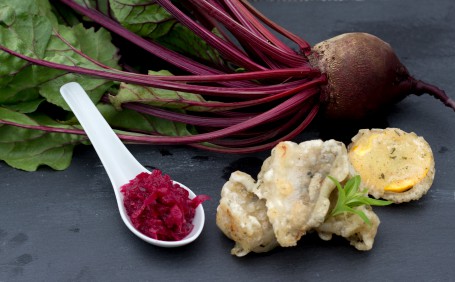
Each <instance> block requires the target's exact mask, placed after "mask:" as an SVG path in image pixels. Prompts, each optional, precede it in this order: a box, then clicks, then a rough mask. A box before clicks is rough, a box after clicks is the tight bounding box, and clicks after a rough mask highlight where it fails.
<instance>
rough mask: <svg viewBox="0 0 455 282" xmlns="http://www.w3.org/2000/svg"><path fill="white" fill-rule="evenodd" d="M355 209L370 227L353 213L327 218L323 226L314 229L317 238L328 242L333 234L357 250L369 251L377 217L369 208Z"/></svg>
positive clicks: (360, 207) (377, 222) (376, 224)
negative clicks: (363, 215)
mask: <svg viewBox="0 0 455 282" xmlns="http://www.w3.org/2000/svg"><path fill="white" fill-rule="evenodd" d="M356 209H357V210H360V211H362V212H364V213H365V215H366V216H367V217H368V219H369V220H370V222H371V225H368V224H367V223H365V222H364V221H363V219H362V218H361V217H360V216H358V215H357V214H354V213H344V214H338V215H336V216H329V217H328V218H327V220H326V221H324V223H323V224H321V225H320V226H318V227H317V228H315V230H316V231H317V232H318V235H319V237H320V238H321V239H322V240H326V241H328V240H330V239H332V234H335V235H338V236H342V237H344V238H346V239H347V240H349V241H350V243H351V245H352V246H354V247H355V248H356V249H357V250H360V251H368V250H371V248H372V247H373V243H374V238H375V236H376V233H377V230H378V226H379V223H380V221H379V217H378V216H377V215H376V214H375V213H374V212H373V210H372V209H371V207H369V206H359V207H356Z"/></svg>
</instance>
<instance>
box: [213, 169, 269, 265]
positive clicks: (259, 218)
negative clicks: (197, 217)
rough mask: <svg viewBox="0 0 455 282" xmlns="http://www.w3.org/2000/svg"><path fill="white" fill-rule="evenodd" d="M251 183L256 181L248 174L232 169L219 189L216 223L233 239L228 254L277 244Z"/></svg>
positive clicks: (267, 249)
mask: <svg viewBox="0 0 455 282" xmlns="http://www.w3.org/2000/svg"><path fill="white" fill-rule="evenodd" d="M255 186H256V182H255V181H254V179H253V178H252V177H251V176H250V175H249V174H246V173H243V172H240V171H236V172H234V173H232V174H231V176H230V178H229V181H227V182H226V183H225V184H224V186H223V189H222V190H221V200H220V204H219V206H218V208H217V214H216V224H217V226H218V227H219V228H220V229H221V231H222V232H223V233H224V234H225V235H226V236H227V237H228V238H230V239H231V240H234V241H235V242H236V243H235V247H234V248H233V249H232V250H231V254H233V255H236V256H239V257H241V256H244V255H246V254H248V253H249V252H256V253H260V252H267V251H270V250H271V249H273V248H275V247H276V246H278V242H277V241H276V239H275V234H274V232H273V228H272V225H271V224H270V222H269V219H268V217H267V208H266V206H265V200H261V199H259V198H258V197H257V196H256V195H255V194H253V193H252V192H250V191H251V190H252V189H253V188H254V187H255Z"/></svg>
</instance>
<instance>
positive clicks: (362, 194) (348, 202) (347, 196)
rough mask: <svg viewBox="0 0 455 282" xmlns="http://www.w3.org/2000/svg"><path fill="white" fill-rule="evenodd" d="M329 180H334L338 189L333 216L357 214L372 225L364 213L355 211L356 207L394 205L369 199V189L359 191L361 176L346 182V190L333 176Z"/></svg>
mask: <svg viewBox="0 0 455 282" xmlns="http://www.w3.org/2000/svg"><path fill="white" fill-rule="evenodd" d="M328 178H329V179H330V180H332V181H333V183H335V185H336V187H337V189H338V200H337V203H336V205H335V208H333V210H332V212H331V213H330V215H331V216H335V215H338V214H342V213H345V212H350V213H354V214H357V215H358V216H360V217H361V218H362V219H363V221H364V222H365V223H366V224H368V225H371V222H370V220H369V219H368V217H367V216H366V215H365V213H364V212H363V211H360V210H357V209H355V207H358V206H362V205H369V206H387V205H390V204H391V203H392V202H390V201H385V200H376V199H372V198H369V197H368V194H367V190H368V189H364V190H362V191H359V187H360V176H359V175H356V176H354V177H352V178H351V179H349V180H348V182H346V184H345V185H344V188H343V187H342V186H341V183H340V182H339V181H338V180H336V179H335V178H333V177H332V176H328Z"/></svg>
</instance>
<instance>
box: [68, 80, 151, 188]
mask: <svg viewBox="0 0 455 282" xmlns="http://www.w3.org/2000/svg"><path fill="white" fill-rule="evenodd" d="M60 93H61V94H62V96H63V98H64V99H65V101H66V103H67V104H68V106H69V107H70V108H71V110H72V111H73V113H74V114H75V115H76V117H77V119H78V120H79V123H80V124H81V125H82V127H83V128H84V130H85V132H86V133H87V136H88V138H89V139H90V142H91V143H92V145H93V147H94V148H95V150H96V152H97V154H98V156H99V158H100V159H101V162H102V164H103V166H104V168H105V169H106V172H107V174H108V176H109V178H110V180H111V182H112V185H113V186H114V188H115V189H114V190H115V193H116V194H117V193H119V191H118V190H119V189H118V188H120V186H122V185H123V184H126V183H128V181H129V180H131V179H133V178H134V177H135V176H136V175H138V174H139V173H141V172H147V170H146V169H145V168H144V167H143V166H142V165H141V164H140V163H139V162H138V161H137V160H136V159H135V158H134V156H133V155H132V154H131V153H130V152H129V151H128V149H127V148H126V147H125V145H124V144H123V143H122V141H120V139H119V138H118V137H117V135H116V134H115V132H114V131H113V130H112V128H111V127H110V126H109V124H108V123H107V121H106V120H105V119H104V117H103V116H102V115H101V113H100V112H99V111H98V109H97V108H96V106H95V105H94V104H93V102H92V101H91V100H90V98H89V96H88V95H87V93H86V92H85V91H84V89H83V88H82V87H81V85H79V84H78V83H76V82H70V83H67V84H65V85H63V86H62V87H61V88H60Z"/></svg>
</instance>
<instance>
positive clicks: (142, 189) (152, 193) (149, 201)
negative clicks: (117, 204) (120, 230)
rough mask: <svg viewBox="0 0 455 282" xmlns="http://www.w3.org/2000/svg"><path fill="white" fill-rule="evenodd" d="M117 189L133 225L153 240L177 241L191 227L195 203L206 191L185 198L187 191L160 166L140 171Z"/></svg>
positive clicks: (199, 202) (204, 198)
mask: <svg viewBox="0 0 455 282" xmlns="http://www.w3.org/2000/svg"><path fill="white" fill-rule="evenodd" d="M120 191H121V192H122V194H123V195H124V201H123V202H124V206H125V209H126V212H127V214H128V216H129V217H130V219H131V222H132V224H133V226H134V227H135V228H136V229H137V230H139V231H140V232H141V233H143V234H145V235H147V236H149V237H151V238H153V239H157V240H163V241H178V240H181V239H183V238H185V237H186V236H187V235H188V234H189V233H190V232H191V230H192V229H193V224H192V221H193V218H194V215H195V211H196V208H197V206H199V205H200V204H201V203H202V202H204V201H206V200H207V199H208V198H209V197H208V196H206V195H199V196H196V197H195V198H194V199H190V198H189V193H188V191H187V190H186V189H184V188H182V187H181V186H180V185H178V184H175V183H174V182H173V181H172V179H171V178H170V177H169V175H166V174H162V172H161V171H160V170H153V171H152V172H151V173H145V172H143V173H140V174H139V175H137V176H136V177H135V178H134V179H132V180H131V181H130V182H129V183H127V184H125V185H123V186H122V187H121V188H120Z"/></svg>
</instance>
